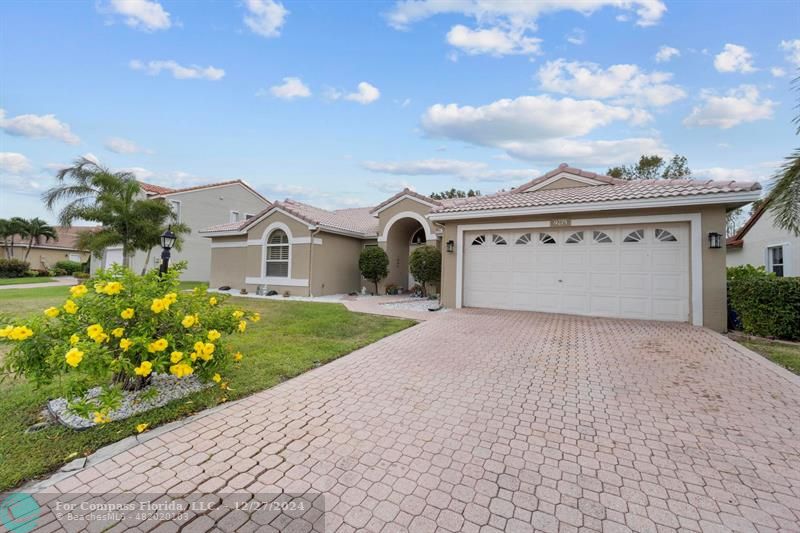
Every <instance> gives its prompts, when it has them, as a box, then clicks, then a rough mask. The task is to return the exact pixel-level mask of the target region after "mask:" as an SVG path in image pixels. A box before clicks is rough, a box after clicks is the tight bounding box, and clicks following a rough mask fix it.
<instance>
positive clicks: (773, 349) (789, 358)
mask: <svg viewBox="0 0 800 533" xmlns="http://www.w3.org/2000/svg"><path fill="white" fill-rule="evenodd" d="M738 342H739V343H740V344H741V345H742V346H745V347H746V348H749V349H750V350H753V351H754V352H756V353H759V354H761V355H763V356H764V357H766V358H767V359H769V360H770V361H772V362H773V363H775V364H776V365H780V366H782V367H783V368H785V369H787V370H789V371H790V372H794V373H795V374H798V375H800V344H789V343H778V342H770V341H767V340H757V339H740V340H738Z"/></svg>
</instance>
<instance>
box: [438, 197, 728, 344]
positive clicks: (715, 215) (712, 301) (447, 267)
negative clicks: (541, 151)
mask: <svg viewBox="0 0 800 533" xmlns="http://www.w3.org/2000/svg"><path fill="white" fill-rule="evenodd" d="M675 213H700V214H701V227H702V241H701V249H702V254H703V325H704V326H706V327H708V328H710V329H713V330H716V331H724V330H725V328H726V323H727V313H726V304H725V298H726V296H725V250H722V249H718V250H712V249H710V248H709V247H708V240H707V235H708V233H709V232H717V233H722V234H724V233H725V208H724V207H722V206H708V207H702V208H693V209H688V210H687V209H686V208H674V209H648V210H621V211H604V212H593V213H571V214H570V213H565V214H558V215H547V216H523V217H520V216H516V217H498V218H482V219H477V220H476V219H473V220H457V221H447V222H442V224H444V228H445V232H444V236H443V238H442V242H444V243H446V242H447V241H449V240H452V241H454V242H456V243H457V242H458V240H457V238H456V237H457V231H456V228H457V226H458V225H459V224H462V225H466V224H488V223H496V222H530V221H549V220H552V219H554V218H558V219H571V218H606V217H624V216H650V215H660V214H675ZM456 246H457V245H456ZM456 258H457V250H456V251H453V253H447V252H443V253H442V288H441V290H442V303H443V305H444V306H446V307H455V305H456ZM690 260H691V259H690ZM690 287H691V280H690ZM690 290H691V288H690Z"/></svg>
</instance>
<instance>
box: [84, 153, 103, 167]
mask: <svg viewBox="0 0 800 533" xmlns="http://www.w3.org/2000/svg"><path fill="white" fill-rule="evenodd" d="M81 157H83V158H84V159H88V160H89V161H91V162H92V163H94V164H95V165H98V166H99V165H101V163H100V158H99V157H97V156H96V155H94V154H93V153H92V152H86V153H85V154H83V155H82V156H81Z"/></svg>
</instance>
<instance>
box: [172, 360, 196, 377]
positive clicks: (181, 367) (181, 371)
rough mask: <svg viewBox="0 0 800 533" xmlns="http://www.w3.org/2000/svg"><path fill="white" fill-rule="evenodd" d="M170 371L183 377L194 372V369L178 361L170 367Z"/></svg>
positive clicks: (176, 375)
mask: <svg viewBox="0 0 800 533" xmlns="http://www.w3.org/2000/svg"><path fill="white" fill-rule="evenodd" d="M169 372H170V374H172V375H173V376H175V377H177V378H182V377H185V376H188V375H190V374H192V373H193V372H194V369H193V368H192V367H191V366H189V365H188V364H186V363H178V364H176V365H172V366H171V367H169Z"/></svg>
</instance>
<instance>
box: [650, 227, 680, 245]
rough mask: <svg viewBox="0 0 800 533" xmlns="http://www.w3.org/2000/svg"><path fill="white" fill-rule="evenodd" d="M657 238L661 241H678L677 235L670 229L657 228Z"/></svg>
mask: <svg viewBox="0 0 800 533" xmlns="http://www.w3.org/2000/svg"><path fill="white" fill-rule="evenodd" d="M655 235H656V240H657V241H661V242H678V239H677V237H675V235H673V234H672V233H670V232H669V231H667V230H665V229H661V228H657V229H656V233H655Z"/></svg>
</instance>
